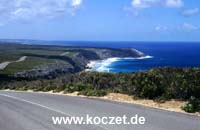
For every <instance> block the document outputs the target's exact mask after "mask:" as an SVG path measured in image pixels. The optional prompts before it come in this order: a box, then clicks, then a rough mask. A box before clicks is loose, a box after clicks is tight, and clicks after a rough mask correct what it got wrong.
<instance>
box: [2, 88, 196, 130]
mask: <svg viewBox="0 0 200 130" xmlns="http://www.w3.org/2000/svg"><path fill="white" fill-rule="evenodd" d="M86 114H89V115H90V116H122V115H124V114H125V115H127V116H134V115H135V114H138V115H139V116H143V117H145V118H146V123H145V124H144V125H54V124H53V122H52V118H51V117H52V116H67V115H69V116H85V115H86ZM0 130H200V118H199V117H196V116H190V115H185V114H181V113H175V112H168V111H164V110H158V109H154V108H149V107H144V106H140V105H133V104H126V103H117V102H111V101H105V100H98V99H88V98H80V97H70V96H63V95H54V94H43V93H28V92H8V91H0Z"/></svg>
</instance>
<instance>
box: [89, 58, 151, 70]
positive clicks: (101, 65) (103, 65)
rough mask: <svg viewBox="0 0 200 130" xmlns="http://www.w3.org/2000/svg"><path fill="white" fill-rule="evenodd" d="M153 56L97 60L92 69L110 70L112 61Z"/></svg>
mask: <svg viewBox="0 0 200 130" xmlns="http://www.w3.org/2000/svg"><path fill="white" fill-rule="evenodd" d="M150 58H153V56H149V55H147V56H142V57H137V58H133V57H125V58H120V57H114V58H108V59H106V60H102V61H97V62H96V64H95V65H94V64H93V67H92V69H91V70H92V71H98V72H110V68H109V66H110V65H111V64H113V63H114V62H117V61H120V60H124V59H125V60H142V59H150Z"/></svg>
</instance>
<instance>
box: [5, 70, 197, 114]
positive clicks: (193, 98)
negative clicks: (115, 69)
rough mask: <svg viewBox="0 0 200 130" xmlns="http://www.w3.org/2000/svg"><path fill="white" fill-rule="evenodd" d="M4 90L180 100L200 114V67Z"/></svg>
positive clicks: (80, 76)
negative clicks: (125, 95) (117, 94)
mask: <svg viewBox="0 0 200 130" xmlns="http://www.w3.org/2000/svg"><path fill="white" fill-rule="evenodd" d="M1 86H3V88H4V89H8V88H9V89H17V90H34V91H50V90H53V91H56V92H59V91H65V92H66V93H73V92H76V91H78V92H79V94H82V95H86V96H104V95H106V94H107V93H109V92H115V93H122V94H128V95H131V96H134V97H138V98H145V99H152V100H155V101H158V102H165V101H166V100H170V99H176V100H183V101H188V102H187V103H186V104H185V106H183V107H182V109H183V110H185V111H187V112H196V111H200V109H199V104H200V103H199V101H200V100H199V99H200V69H199V68H188V69H180V68H167V67H166V68H157V69H152V70H149V71H145V72H138V73H129V74H127V73H116V74H115V73H98V72H80V73H77V74H71V75H68V76H62V77H59V78H56V79H51V80H47V79H40V80H34V81H24V80H23V81H13V82H10V83H9V84H6V83H4V85H1Z"/></svg>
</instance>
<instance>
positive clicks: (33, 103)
mask: <svg viewBox="0 0 200 130" xmlns="http://www.w3.org/2000/svg"><path fill="white" fill-rule="evenodd" d="M0 96H4V97H8V98H12V99H15V100H18V101H22V102H26V103H29V104H32V105H36V106H39V107H42V108H45V109H48V110H50V111H54V112H57V113H60V114H63V115H66V116H70V117H72V115H70V114H68V113H65V112H62V111H60V110H56V109H53V108H50V107H47V106H44V105H41V104H38V103H35V102H31V101H28V100H25V99H22V98H18V97H14V96H10V95H6V94H0ZM95 125H96V124H95ZM96 126H99V127H101V128H103V129H105V130H110V129H109V128H107V127H105V126H101V125H96Z"/></svg>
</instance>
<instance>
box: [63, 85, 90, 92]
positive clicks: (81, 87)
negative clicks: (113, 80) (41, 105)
mask: <svg viewBox="0 0 200 130" xmlns="http://www.w3.org/2000/svg"><path fill="white" fill-rule="evenodd" d="M90 88H92V87H91V85H89V84H83V83H76V84H68V85H67V86H66V88H65V90H64V92H65V93H67V92H68V93H73V92H75V91H78V92H80V91H82V90H87V89H90Z"/></svg>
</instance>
